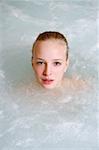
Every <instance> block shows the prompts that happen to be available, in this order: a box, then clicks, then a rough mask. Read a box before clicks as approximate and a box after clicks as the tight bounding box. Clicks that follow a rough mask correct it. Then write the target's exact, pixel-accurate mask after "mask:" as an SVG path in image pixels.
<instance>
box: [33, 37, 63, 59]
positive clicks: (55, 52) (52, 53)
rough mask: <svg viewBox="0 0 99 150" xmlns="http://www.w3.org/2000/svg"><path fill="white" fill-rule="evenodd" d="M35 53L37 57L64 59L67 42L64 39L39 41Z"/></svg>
mask: <svg viewBox="0 0 99 150" xmlns="http://www.w3.org/2000/svg"><path fill="white" fill-rule="evenodd" d="M33 53H34V55H35V57H42V58H44V59H52V58H53V59H57V58H60V59H61V58H62V59H63V58H65V57H66V44H65V42H64V41H62V40H56V39H51V40H45V41H37V43H36V45H35V47H34V52H33Z"/></svg>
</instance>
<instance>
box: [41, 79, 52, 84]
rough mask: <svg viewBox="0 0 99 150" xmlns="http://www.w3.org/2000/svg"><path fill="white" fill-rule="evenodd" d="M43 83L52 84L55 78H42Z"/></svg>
mask: <svg viewBox="0 0 99 150" xmlns="http://www.w3.org/2000/svg"><path fill="white" fill-rule="evenodd" d="M42 81H43V84H48V85H49V84H51V83H52V82H53V81H54V80H53V79H42Z"/></svg>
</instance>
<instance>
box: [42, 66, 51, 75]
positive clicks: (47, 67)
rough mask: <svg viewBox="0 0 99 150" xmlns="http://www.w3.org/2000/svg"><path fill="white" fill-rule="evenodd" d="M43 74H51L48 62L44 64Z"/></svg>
mask: <svg viewBox="0 0 99 150" xmlns="http://www.w3.org/2000/svg"><path fill="white" fill-rule="evenodd" d="M43 75H45V76H49V75H51V66H50V65H49V64H45V68H44V72H43Z"/></svg>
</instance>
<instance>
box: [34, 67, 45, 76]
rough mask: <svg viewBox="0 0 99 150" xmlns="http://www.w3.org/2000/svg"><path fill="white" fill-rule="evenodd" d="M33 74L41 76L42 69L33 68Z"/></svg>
mask: <svg viewBox="0 0 99 150" xmlns="http://www.w3.org/2000/svg"><path fill="white" fill-rule="evenodd" d="M34 70H35V73H36V74H37V75H41V74H42V72H43V68H42V67H34Z"/></svg>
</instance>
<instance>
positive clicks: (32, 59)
mask: <svg viewBox="0 0 99 150" xmlns="http://www.w3.org/2000/svg"><path fill="white" fill-rule="evenodd" d="M31 63H32V67H33V56H32V57H31Z"/></svg>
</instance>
